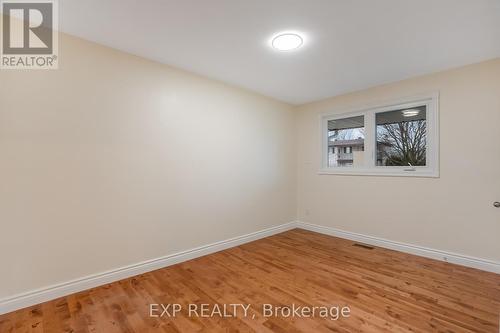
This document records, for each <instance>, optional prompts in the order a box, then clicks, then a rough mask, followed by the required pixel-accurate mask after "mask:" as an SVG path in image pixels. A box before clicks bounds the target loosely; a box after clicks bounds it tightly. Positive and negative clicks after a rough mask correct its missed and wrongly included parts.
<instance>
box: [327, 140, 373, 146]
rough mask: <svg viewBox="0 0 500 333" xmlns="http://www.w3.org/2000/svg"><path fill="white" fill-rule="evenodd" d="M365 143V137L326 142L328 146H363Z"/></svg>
mask: <svg viewBox="0 0 500 333" xmlns="http://www.w3.org/2000/svg"><path fill="white" fill-rule="evenodd" d="M364 144H365V139H354V140H336V141H330V142H328V145H329V146H334V147H339V146H363V145H364Z"/></svg>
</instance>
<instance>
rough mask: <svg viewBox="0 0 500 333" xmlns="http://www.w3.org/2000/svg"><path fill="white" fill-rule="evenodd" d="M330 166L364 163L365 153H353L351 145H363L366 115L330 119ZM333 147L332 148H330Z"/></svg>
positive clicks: (348, 165)
mask: <svg viewBox="0 0 500 333" xmlns="http://www.w3.org/2000/svg"><path fill="white" fill-rule="evenodd" d="M327 126H328V129H327V131H328V152H329V154H328V161H327V165H328V167H350V166H358V165H362V164H363V159H364V156H363V154H353V152H352V147H351V145H354V144H358V145H363V142H364V138H365V134H364V133H365V125H364V116H356V117H349V118H340V119H332V120H329V121H328V124H327ZM330 148H332V149H330Z"/></svg>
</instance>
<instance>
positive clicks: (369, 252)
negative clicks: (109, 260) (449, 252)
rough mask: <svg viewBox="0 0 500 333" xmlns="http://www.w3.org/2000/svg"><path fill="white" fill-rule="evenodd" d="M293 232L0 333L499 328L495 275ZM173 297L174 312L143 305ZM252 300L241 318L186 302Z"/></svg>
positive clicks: (34, 314)
mask: <svg viewBox="0 0 500 333" xmlns="http://www.w3.org/2000/svg"><path fill="white" fill-rule="evenodd" d="M353 244H354V243H353V242H352V241H348V240H344V239H340V238H335V237H330V236H326V235H322V234H318V233H313V232H310V231H305V230H300V229H294V230H291V231H288V232H285V233H282V234H278V235H275V236H272V237H268V238H265V239H261V240H258V241H255V242H252V243H248V244H245V245H242V246H238V247H235V248H231V249H228V250H225V251H221V252H218V253H214V254H211V255H208V256H205V257H201V258H198V259H194V260H191V261H187V262H184V263H181V264H178V265H174V266H170V267H167V268H164V269H161V270H157V271H154V272H150V273H146V274H142V275H139V276H136V277H133V278H129V279H125V280H122V281H118V282H115V283H111V284H108V285H105V286H102V287H98V288H93V289H90V290H87V291H83V292H81V293H77V294H73V295H69V296H67V297H62V298H59V299H56V300H53V301H50V302H46V303H43V304H39V305H36V306H33V307H29V308H26V309H22V310H18V311H15V312H12V313H8V314H5V315H2V316H0V332H2V333H3V332H9V333H11V332H12V333H18V332H27V333H35V332H37V333H60V332H72V333H89V332H90V333H99V332H103V333H113V332H117V333H118V332H119V333H124V332H130V333H133V332H140V333H149V332H151V333H155V332H264V333H269V332H287V333H289V332H342V333H347V332H349V333H351V332H374V333H375V332H391V333H394V332H422V333H427V332H477V333H489V332H491V333H498V332H499V326H498V325H499V320H500V319H499V314H500V275H498V274H493V273H488V272H482V271H479V270H475V269H471V268H467V267H462V266H457V265H453V264H449V263H444V262H439V261H435V260H430V259H426V258H423V257H418V256H413V255H409V254H405V253H400V252H397V251H391V250H387V249H382V248H378V247H374V248H373V249H366V248H362V247H356V246H353ZM152 303H158V304H173V303H179V304H181V305H182V307H183V311H182V312H181V313H180V314H178V316H177V317H175V318H168V317H161V318H155V317H150V315H149V304H152ZM202 303H208V304H211V305H214V304H220V305H221V306H222V305H223V304H250V306H251V307H250V309H249V311H248V314H249V315H248V317H243V313H242V312H241V313H240V315H239V316H237V317H233V318H220V317H212V318H200V317H197V316H189V315H188V311H187V308H188V306H189V304H198V305H200V304H202ZM265 303H268V304H273V305H275V306H291V305H292V304H296V305H298V306H308V307H312V306H331V305H338V306H348V307H349V308H350V310H351V312H350V316H349V317H348V318H340V319H338V320H330V319H327V318H326V319H325V318H320V317H315V318H294V317H286V316H277V317H265V316H263V314H262V306H263V304H265Z"/></svg>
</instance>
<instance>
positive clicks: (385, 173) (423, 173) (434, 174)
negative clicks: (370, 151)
mask: <svg viewBox="0 0 500 333" xmlns="http://www.w3.org/2000/svg"><path fill="white" fill-rule="evenodd" d="M318 175H343V176H378V177H380V176H381V177H420V178H439V171H436V170H431V169H420V170H419V169H416V170H415V171H403V170H401V169H400V170H395V169H391V170H376V169H360V168H343V169H333V168H324V169H320V170H319V171H318Z"/></svg>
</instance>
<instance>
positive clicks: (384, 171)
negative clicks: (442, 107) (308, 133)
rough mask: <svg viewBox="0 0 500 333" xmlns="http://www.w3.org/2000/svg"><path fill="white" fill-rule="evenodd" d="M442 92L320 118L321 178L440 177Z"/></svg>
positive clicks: (325, 115)
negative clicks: (344, 176)
mask: <svg viewBox="0 0 500 333" xmlns="http://www.w3.org/2000/svg"><path fill="white" fill-rule="evenodd" d="M438 107H439V94H438V93H434V94H431V95H427V96H418V97H414V98H412V99H410V98H408V99H403V100H399V101H394V102H392V103H391V102H388V103H387V104H385V105H384V104H382V105H380V104H378V105H372V106H365V107H364V108H363V109H360V110H356V111H353V112H349V113H338V114H335V113H333V114H324V115H322V116H321V128H322V133H321V140H322V141H321V144H322V152H323V153H322V156H321V169H320V171H319V173H321V174H353V175H389V176H419V177H438V176H439V116H438Z"/></svg>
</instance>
